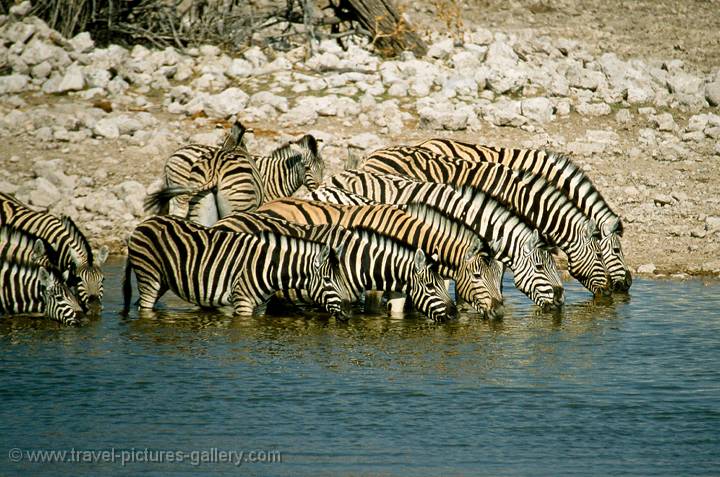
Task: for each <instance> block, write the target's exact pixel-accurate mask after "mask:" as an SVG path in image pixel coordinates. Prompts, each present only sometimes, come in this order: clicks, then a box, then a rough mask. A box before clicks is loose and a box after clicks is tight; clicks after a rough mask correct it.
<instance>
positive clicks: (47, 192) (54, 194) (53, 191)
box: [29, 177, 63, 207]
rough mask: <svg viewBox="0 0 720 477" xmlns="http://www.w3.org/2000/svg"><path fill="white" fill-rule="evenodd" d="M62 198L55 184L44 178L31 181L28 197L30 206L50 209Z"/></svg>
mask: <svg viewBox="0 0 720 477" xmlns="http://www.w3.org/2000/svg"><path fill="white" fill-rule="evenodd" d="M62 196H63V194H62V193H61V192H60V190H58V188H57V187H56V186H55V184H53V183H52V182H50V181H49V180H47V179H45V178H44V177H38V178H36V179H35V180H34V181H32V190H31V191H30V197H29V201H30V204H32V205H35V206H38V207H50V206H51V205H53V204H55V203H56V202H58V201H59V200H60V199H62Z"/></svg>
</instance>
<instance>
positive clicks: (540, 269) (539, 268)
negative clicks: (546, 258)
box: [535, 263, 543, 272]
mask: <svg viewBox="0 0 720 477" xmlns="http://www.w3.org/2000/svg"><path fill="white" fill-rule="evenodd" d="M535 271H536V272H542V271H543V266H542V263H536V264H535Z"/></svg>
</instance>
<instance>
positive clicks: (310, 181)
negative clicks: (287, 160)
mask: <svg viewBox="0 0 720 477" xmlns="http://www.w3.org/2000/svg"><path fill="white" fill-rule="evenodd" d="M318 142H319V141H318V140H317V139H315V136H313V135H312V134H306V135H304V136H303V137H301V138H300V139H298V140H297V141H292V142H291V143H290V144H291V147H292V149H293V151H294V152H295V153H296V154H299V155H300V159H301V160H302V163H303V166H304V167H305V187H307V188H308V190H315V189H317V188H318V187H320V184H322V181H323V173H324V171H325V163H324V162H323V159H322V157H321V156H320V150H319V148H318Z"/></svg>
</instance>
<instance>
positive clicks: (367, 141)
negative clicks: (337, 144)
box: [348, 133, 385, 151]
mask: <svg viewBox="0 0 720 477" xmlns="http://www.w3.org/2000/svg"><path fill="white" fill-rule="evenodd" d="M384 145H385V143H384V142H383V140H382V139H380V138H379V137H378V136H377V135H376V134H373V133H361V134H356V135H355V136H353V137H351V138H350V139H348V146H352V147H356V148H358V149H364V150H367V151H374V150H375V149H379V148H381V147H383V146H384Z"/></svg>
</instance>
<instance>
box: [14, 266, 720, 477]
mask: <svg viewBox="0 0 720 477" xmlns="http://www.w3.org/2000/svg"><path fill="white" fill-rule="evenodd" d="M107 274H108V276H107V280H106V286H105V288H106V303H105V309H104V311H103V313H102V317H101V318H97V319H94V320H92V321H91V322H90V323H89V324H87V325H86V326H84V327H82V328H64V327H62V326H60V325H57V324H55V323H49V322H44V321H42V320H38V319H31V318H2V319H0V403H1V404H2V405H1V406H0V475H23V476H24V475H52V476H65V475H67V476H77V475H197V474H198V473H199V472H201V471H204V472H209V473H210V474H212V475H279V476H296V475H312V476H335V475H340V476H344V475H362V476H365V475H368V476H369V475H383V476H385V475H390V476H404V475H412V476H425V475H427V476H434V475H499V476H504V475H508V476H510V475H512V476H520V475H718V474H720V284H718V283H717V282H708V283H705V282H703V281H700V280H690V281H670V280H667V281H666V280H657V281H648V280H636V281H635V283H634V285H633V288H632V289H631V293H630V295H629V296H624V297H623V296H620V297H615V298H613V299H605V300H602V301H599V302H593V301H592V300H591V299H590V297H589V296H588V294H587V293H586V292H585V291H584V290H582V289H580V287H579V286H577V285H576V284H574V283H570V282H569V283H567V302H568V304H567V305H566V307H565V309H564V311H563V312H561V313H559V314H543V313H541V312H540V311H539V310H538V309H537V308H536V307H534V306H532V305H531V304H530V302H529V300H528V299H527V298H526V297H525V296H523V295H520V294H519V293H517V292H516V291H515V290H514V289H513V287H512V286H511V284H510V283H509V282H508V283H507V284H506V287H505V290H506V301H507V303H508V312H507V315H506V317H505V318H504V319H503V320H502V321H484V320H481V319H479V318H477V317H476V316H473V315H467V316H463V317H462V318H461V319H460V320H459V321H458V322H454V323H441V324H435V323H431V322H428V321H426V320H424V319H422V318H421V317H418V316H408V317H405V318H403V319H397V318H389V317H384V316H359V317H356V318H353V319H352V320H351V321H350V322H349V323H347V324H342V323H336V322H335V321H334V320H332V319H328V318H327V317H326V316H324V315H322V314H317V315H312V316H306V317H292V318H282V317H264V318H257V319H243V318H233V317H232V316H229V315H227V314H225V313H222V312H199V311H192V310H190V311H180V310H181V308H182V304H181V303H180V302H179V301H173V300H165V301H166V303H167V306H166V309H165V310H163V311H160V312H156V313H144V314H142V315H140V316H139V315H138V312H137V311H133V312H132V313H131V314H130V316H129V317H127V318H124V317H121V316H120V315H119V314H118V311H119V309H120V296H119V293H120V290H119V279H120V278H119V275H120V267H119V264H117V263H116V264H112V265H111V266H110V267H108V270H107ZM112 448H115V449H116V452H117V453H120V452H122V451H123V450H124V451H126V452H130V451H131V450H135V451H141V452H142V451H143V450H144V449H146V448H147V449H149V450H151V451H153V450H155V451H157V450H167V451H180V452H188V453H191V452H193V451H194V452H195V453H196V454H195V457H196V461H195V462H190V461H189V460H188V459H187V458H185V460H184V462H182V463H177V462H173V463H169V462H163V463H158V462H137V461H135V462H126V463H125V465H124V466H123V465H121V463H120V462H119V461H118V460H115V462H112V461H110V459H109V458H108V459H106V460H100V461H96V462H94V463H92V462H84V463H77V462H75V463H71V462H64V463H57V462H56V463H30V462H28V461H27V460H28V457H27V456H28V454H27V452H28V451H33V450H37V449H59V450H63V449H64V450H66V451H67V450H71V449H75V450H83V451H92V450H94V451H102V450H107V451H108V452H109V451H110V449H112ZM13 449H20V452H21V458H20V462H19V463H15V462H12V461H11V456H10V454H9V453H10V452H11V450H13ZM211 449H217V450H218V452H219V451H240V450H243V451H246V452H249V451H261V452H266V451H271V452H279V453H280V456H281V457H280V458H281V462H279V463H278V462H275V463H247V462H246V463H243V464H242V466H241V467H240V468H239V469H238V467H235V466H234V465H233V464H231V463H215V464H211V463H207V462H198V461H197V460H198V459H200V457H198V454H197V453H199V452H201V451H207V452H211ZM14 452H17V451H16V450H15V451H14ZM261 455H262V454H261ZM138 460H140V459H139V458H138ZM155 460H157V459H155Z"/></svg>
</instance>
